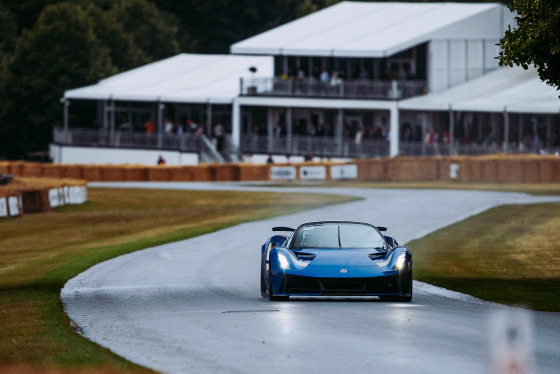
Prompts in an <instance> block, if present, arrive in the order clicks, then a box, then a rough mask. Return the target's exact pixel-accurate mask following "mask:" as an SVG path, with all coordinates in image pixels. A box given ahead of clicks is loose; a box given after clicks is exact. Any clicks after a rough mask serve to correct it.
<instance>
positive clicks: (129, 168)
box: [123, 165, 148, 182]
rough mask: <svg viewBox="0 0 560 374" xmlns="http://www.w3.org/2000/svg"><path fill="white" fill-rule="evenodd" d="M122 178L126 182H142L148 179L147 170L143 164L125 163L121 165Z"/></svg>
mask: <svg viewBox="0 0 560 374" xmlns="http://www.w3.org/2000/svg"><path fill="white" fill-rule="evenodd" d="M123 173H124V180H123V181H126V182H144V181H146V180H148V170H147V168H146V167H145V166H140V165H125V166H124V167H123Z"/></svg>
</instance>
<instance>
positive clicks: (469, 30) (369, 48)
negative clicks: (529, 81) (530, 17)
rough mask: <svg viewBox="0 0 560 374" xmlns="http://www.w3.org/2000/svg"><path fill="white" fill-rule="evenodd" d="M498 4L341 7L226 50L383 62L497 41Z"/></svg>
mask: <svg viewBox="0 0 560 374" xmlns="http://www.w3.org/2000/svg"><path fill="white" fill-rule="evenodd" d="M512 20H513V17H512V14H511V12H510V11H509V10H508V9H507V8H506V7H505V6H504V5H503V4H499V3H490V4H462V3H396V2H389V3H362V2H341V3H338V4H336V5H333V6H331V7H329V8H326V9H323V10H321V11H318V12H315V13H312V14H310V15H308V16H306V17H303V18H300V19H298V20H295V21H293V22H290V23H287V24H285V25H282V26H279V27H276V28H274V29H272V30H269V31H267V32H264V33H261V34H259V35H256V36H254V37H251V38H249V39H246V40H243V41H241V42H238V43H236V44H233V45H232V46H231V52H232V53H237V54H271V55H296V56H297V55H300V56H340V57H352V56H354V57H385V56H391V55H394V54H395V53H398V52H401V51H403V50H406V49H408V48H411V47H414V46H416V45H418V44H421V43H424V42H427V41H430V40H435V39H489V40H499V38H500V37H501V35H502V34H503V31H504V30H505V28H506V26H507V25H508V24H510V23H511V22H512Z"/></svg>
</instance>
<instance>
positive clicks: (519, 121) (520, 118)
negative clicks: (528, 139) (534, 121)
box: [517, 114, 525, 151]
mask: <svg viewBox="0 0 560 374" xmlns="http://www.w3.org/2000/svg"><path fill="white" fill-rule="evenodd" d="M523 116H524V115H523V114H518V115H517V125H518V127H519V129H518V132H519V134H518V143H517V146H518V148H519V150H520V151H522V150H523V149H524V148H525V145H524V144H523V125H524V123H523Z"/></svg>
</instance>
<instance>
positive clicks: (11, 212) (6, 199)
mask: <svg viewBox="0 0 560 374" xmlns="http://www.w3.org/2000/svg"><path fill="white" fill-rule="evenodd" d="M86 201H87V187H86V182H85V181H83V180H77V179H59V178H41V177H16V178H14V180H13V181H12V182H10V183H8V184H7V185H3V186H0V217H8V216H9V217H13V216H19V215H22V214H24V213H36V212H48V211H50V210H51V208H55V207H58V206H62V205H67V204H82V203H84V202H86Z"/></svg>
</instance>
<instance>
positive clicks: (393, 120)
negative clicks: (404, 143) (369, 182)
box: [389, 101, 399, 157]
mask: <svg viewBox="0 0 560 374" xmlns="http://www.w3.org/2000/svg"><path fill="white" fill-rule="evenodd" d="M389 131H390V134H389V138H390V140H389V156H391V157H395V156H398V155H399V107H398V106H397V102H396V101H394V102H393V104H392V105H391V111H390V113H389Z"/></svg>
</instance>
